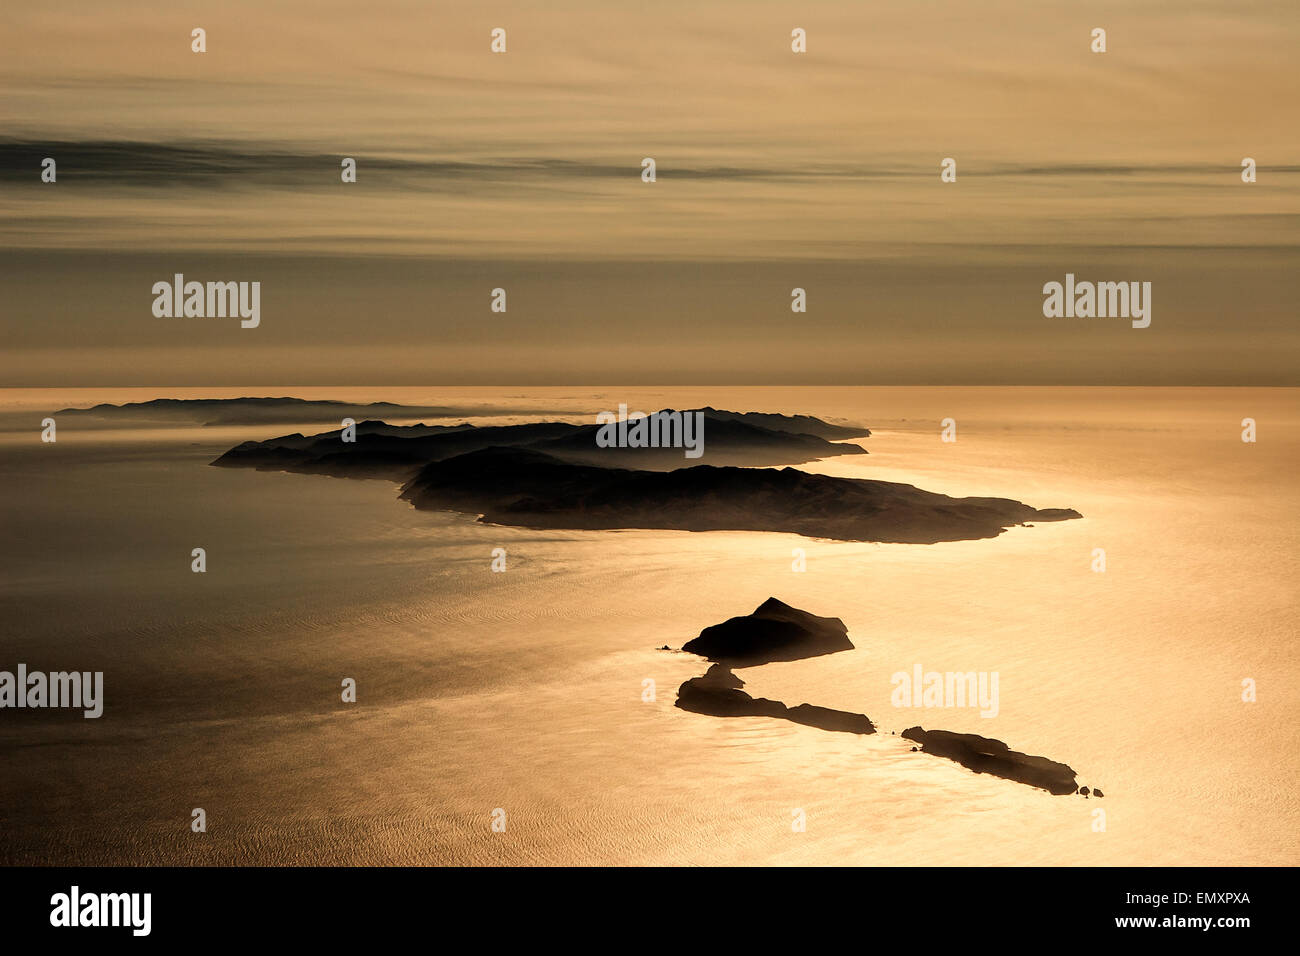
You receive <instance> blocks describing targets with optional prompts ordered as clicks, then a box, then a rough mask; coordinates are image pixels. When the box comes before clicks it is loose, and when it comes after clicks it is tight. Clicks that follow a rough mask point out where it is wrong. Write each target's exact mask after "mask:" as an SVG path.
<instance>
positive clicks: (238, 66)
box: [0, 0, 1300, 387]
mask: <svg viewBox="0 0 1300 956" xmlns="http://www.w3.org/2000/svg"><path fill="white" fill-rule="evenodd" d="M195 27H202V28H203V29H204V30H206V33H207V38H206V39H207V52H205V53H201V54H199V53H194V52H192V51H191V30H192V29H194V28H195ZM496 27H502V28H504V29H505V30H506V44H507V50H506V52H505V53H504V54H494V53H492V52H491V50H490V42H491V36H490V34H491V31H492V29H493V28H496ZM796 27H799V28H802V29H804V30H805V31H806V33H807V52H806V53H801V54H796V53H793V52H792V51H791V48H790V42H791V36H790V35H791V30H792V29H794V28H796ZM1097 27H1101V28H1103V29H1105V30H1106V42H1107V51H1106V52H1105V53H1094V52H1092V51H1091V49H1090V47H1091V44H1092V42H1093V41H1092V36H1091V34H1092V31H1093V29H1094V28H1097ZM1297 50H1300V4H1297V3H1295V2H1294V0H1278V2H1273V0H1244V2H1243V0H1237V2H1226V0H1223V2H1219V0H1216V2H1196V0H1193V2H1182V0H1180V2H1164V0H1126V2H1077V0H1072V2H1065V0H1060V2H1058V0H1034V2H1029V0H1025V2H1008V0H992V2H988V3H981V4H972V3H969V2H964V0H909V2H906V3H904V2H865V0H842V2H840V0H835V2H831V0H826V2H793V0H790V2H767V0H718V2H696V3H690V2H677V0H667V2H658V3H654V4H642V3H632V2H621V0H603V2H582V0H577V2H575V0H546V2H513V3H494V2H477V3H476V2H440V3H437V4H431V3H428V2H425V0H421V2H404V0H403V2H393V0H376V2H368V3H364V4H362V3H342V2H332V0H327V2H320V0H315V2H298V0H286V2H278V3H275V4H265V3H260V2H246V0H228V2H223V3H221V4H213V3H201V2H175V0H172V2H155V0H134V2H133V0H126V2H121V3H115V4H112V5H111V6H110V5H105V4H102V3H96V2H57V0H54V2H48V3H42V4H31V5H19V4H6V5H4V7H3V9H0V89H3V90H4V95H3V96H2V97H0V280H3V288H4V295H3V297H2V298H0V329H2V334H3V338H4V348H3V356H4V358H3V361H2V362H0V385H5V386H41V385H51V386H55V385H57V386H92V385H95V386H98V385H104V386H108V385H132V386H139V385H154V386H176V387H182V386H185V387H198V386H212V387H224V386H244V385H249V386H256V385H289V386H292V385H313V386H326V385H339V386H343V385H436V384H449V385H450V384H465V385H495V384H501V385H506V384H518V385H547V384H719V385H721V384H751V385H762V384H780V385H798V384H839V385H853V384H950V385H957V384H1063V385H1078V384H1099V385H1104V384H1130V385H1294V384H1296V368H1297V361H1296V360H1297V357H1300V331H1298V330H1297V323H1296V315H1297V309H1296V305H1295V295H1294V290H1295V284H1296V276H1297V275H1298V274H1300V124H1298V123H1297V119H1298V118H1300V116H1298V115H1297V113H1298V111H1297V107H1296V103H1297V102H1300V63H1298V61H1297V59H1296V51H1297ZM47 156H48V157H52V158H54V159H55V160H56V162H57V176H58V178H57V182H55V183H44V182H42V181H41V162H42V159H43V158H45V157H47ZM344 157H352V158H355V159H356V161H357V181H356V182H355V183H346V184H345V183H343V182H342V181H341V179H340V162H341V160H342V159H343V158H344ZM645 157H652V158H654V160H655V163H656V181H655V182H653V183H646V182H643V181H642V178H641V169H642V160H643V159H644V158H645ZM946 157H951V158H953V159H955V161H956V171H957V180H956V182H951V183H946V182H943V181H941V179H940V163H941V161H942V160H943V159H944V158H946ZM1244 157H1251V158H1253V159H1255V160H1256V162H1257V164H1258V181H1257V182H1255V183H1252V184H1246V183H1243V182H1242V180H1241V162H1242V159H1243V158H1244ZM175 273H183V274H184V275H185V276H186V278H187V279H193V280H199V281H207V280H213V281H259V282H261V284H262V285H261V289H262V308H261V323H260V325H259V326H258V327H257V328H256V329H241V328H240V327H239V323H238V322H237V321H235V322H231V321H229V320H225V319H215V318H214V319H209V318H195V317H190V318H160V317H157V316H155V315H154V314H153V311H152V309H151V305H152V302H153V294H152V292H151V289H152V286H153V284H154V283H155V282H157V281H160V280H166V281H170V279H171V277H172V276H173V275H174V274H175ZM1067 273H1072V274H1074V275H1075V276H1076V277H1077V278H1078V279H1079V280H1081V281H1082V280H1092V281H1140V282H1151V283H1152V322H1151V326H1150V327H1149V328H1145V329H1134V328H1132V327H1130V325H1129V323H1128V322H1127V321H1124V320H1116V319H1088V318H1081V319H1056V318H1046V317H1044V315H1043V309H1042V305H1043V298H1044V297H1043V293H1042V287H1043V285H1044V283H1047V282H1051V281H1058V282H1059V281H1063V280H1064V278H1065V275H1066V274H1067ZM494 288H504V289H506V292H507V311H506V312H504V313H499V312H492V311H491V308H490V305H491V291H492V290H493V289H494ZM794 288H803V289H805V290H806V296H807V311H806V312H804V313H795V312H792V311H791V308H790V304H791V290H792V289H794Z"/></svg>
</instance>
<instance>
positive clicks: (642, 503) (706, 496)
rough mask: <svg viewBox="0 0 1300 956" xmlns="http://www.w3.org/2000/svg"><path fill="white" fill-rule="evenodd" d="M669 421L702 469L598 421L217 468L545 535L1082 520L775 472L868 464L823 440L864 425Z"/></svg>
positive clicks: (406, 440)
mask: <svg viewBox="0 0 1300 956" xmlns="http://www.w3.org/2000/svg"><path fill="white" fill-rule="evenodd" d="M669 413H671V414H683V415H688V414H696V413H699V414H701V415H702V416H703V426H704V427H703V433H702V434H703V435H704V441H703V443H702V455H701V456H700V458H699V459H698V462H697V461H695V460H692V459H686V458H684V457H683V455H682V450H681V449H680V448H646V447H601V446H600V445H599V444H598V443H597V435H598V431H599V428H600V426H598V425H576V424H571V423H568V422H530V423H525V424H518V425H492V426H473V425H470V424H455V425H423V424H421V425H403V426H398V425H389V424H386V423H384V422H380V421H364V422H359V423H358V424H357V425H356V426H355V441H343V440H342V438H343V430H342V429H336V430H333V431H330V432H325V433H322V434H319V435H312V436H304V435H301V434H297V433H295V434H292V435H286V436H283V437H280V438H272V439H268V440H265V441H256V442H253V441H249V442H244V443H243V444H241V445H238V446H236V447H235V448H232V449H230V450H229V451H227V452H226V453H225V454H223V455H221V456H220V457H219V458H217V459H216V460H215V461H213V462H212V464H213V465H216V466H218V467H223V468H255V469H258V470H262V471H290V472H301V473H306V474H321V475H333V476H338V477H350V478H383V479H388V480H391V481H394V482H400V483H401V484H402V489H401V498H402V499H403V500H406V501H409V502H410V503H411V504H412V505H413V506H414V507H416V508H419V509H425V510H438V511H458V512H463V513H467V514H474V515H479V516H480V520H482V521H484V522H489V523H494V524H502V525H512V526H516V527H526V528H539V529H580V530H613V529H626V528H644V529H675V530H686V531H774V532H786V533H792V534H801V535H806V536H809V537H819V538H830V539H836V540H844V541H880V542H891V543H906V544H933V543H937V542H940V541H961V540H970V539H976V538H990V537H994V536H996V535H998V534H1001V533H1002V532H1003V531H1004V530H1006V529H1007V528H1009V527H1012V526H1015V525H1020V524H1025V523H1027V522H1030V521H1060V520H1066V519H1069V518H1078V517H1080V515H1079V513H1078V512H1077V511H1073V510H1070V509H1065V508H1049V509H1041V510H1040V509H1036V508H1032V507H1030V506H1029V505H1025V504H1022V503H1021V502H1018V501H1014V500H1012V499H1008V498H952V497H949V496H947V495H941V494H935V493H933V492H927V491H922V490H920V489H918V488H915V487H913V486H912V485H906V484H901V483H898V482H887V481H875V480H869V479H856V478H836V477H831V476H827V475H818V474H810V473H808V472H803V471H799V470H798V469H795V468H791V467H784V468H775V467H767V466H772V465H778V464H786V463H789V462H805V461H812V460H816V459H820V458H826V457H831V456H835V455H865V454H866V453H867V452H866V449H864V448H862V447H861V446H860V445H857V444H852V443H849V442H845V441H831V440H830V439H828V438H826V437H822V436H823V435H832V436H835V437H837V438H838V437H841V436H842V435H843V434H845V433H853V434H855V435H863V434H870V432H869V430H868V429H865V428H860V427H851V426H839V425H831V424H829V423H826V422H822V421H821V420H819V419H815V418H810V417H809V416H786V415H770V414H763V413H754V412H743V413H742V412H730V411H722V410H718V409H714V408H704V409H691V410H688V411H686V412H682V413H677V412H673V411H672V410H664V411H663V412H660V413H656V414H669ZM793 429H809V430H810V431H794V430H793ZM814 432H815V433H817V434H814ZM633 464H634V465H636V466H637V467H635V468H633V467H629V466H630V465H633Z"/></svg>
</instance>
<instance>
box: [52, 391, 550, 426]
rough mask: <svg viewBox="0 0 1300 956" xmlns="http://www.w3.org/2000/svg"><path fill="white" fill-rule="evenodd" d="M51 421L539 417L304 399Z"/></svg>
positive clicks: (195, 404)
mask: <svg viewBox="0 0 1300 956" xmlns="http://www.w3.org/2000/svg"><path fill="white" fill-rule="evenodd" d="M55 414H56V415H73V416H86V417H89V418H103V419H113V418H129V419H131V420H132V421H155V422H185V423H196V424H199V425H208V426H217V425H275V424H280V423H284V424H295V423H298V422H317V421H319V422H321V423H322V424H323V423H325V422H329V421H336V422H338V421H342V420H343V419H344V418H353V419H356V420H357V421H361V420H362V419H364V418H376V417H381V416H386V417H388V418H466V417H471V416H481V415H541V414H548V413H547V412H546V411H545V410H542V409H507V410H502V409H500V408H487V407H485V408H471V407H466V406H456V407H445V406H437V405H398V404H395V403H393V402H370V403H369V404H361V405H358V404H352V403H349V402H337V401H331V400H311V399H303V398H288V397H283V398H155V399H152V400H151V401H147V402H126V403H124V404H121V405H112V404H109V403H107V402H105V403H103V404H100V405H95V406H93V407H91V408H62V409H60V410H59V411H57V412H55Z"/></svg>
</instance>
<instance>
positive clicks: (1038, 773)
mask: <svg viewBox="0 0 1300 956" xmlns="http://www.w3.org/2000/svg"><path fill="white" fill-rule="evenodd" d="M852 649H853V644H852V642H850V641H849V638H848V629H847V628H846V627H845V626H844V622H843V621H841V620H840V619H839V618H837V617H818V616H817V615H815V614H810V613H809V612H807V611H803V610H800V609H799V608H795V607H791V606H790V605H788V604H786V603H784V602H783V601H778V600H777V599H776V598H774V597H770V598H768V599H767V600H766V601H764V602H763V603H762V604H760V605H759V606H758V608H757V609H756V610H755V611H754V613H753V614H747V615H744V616H743V617H733V618H731V619H730V620H727V621H724V622H723V623H721V624H714V625H712V626H710V627H706V628H705V629H704V630H703V631H701V632H700V635H699V637H696V638H694V639H693V640H690V641H687V642H686V644H685V645H683V647H682V650H683V651H687V652H689V653H693V654H699V655H700V656H702V657H705V658H707V659H708V660H710V661H713V662H714V663H713V664H712V665H711V666H710V667H709V669H708V670H707V671H706V672H705V673H704V674H703V675H702V676H700V677H692V678H690V679H689V680H687V681H685V682H684V683H683V684H682V685H681V687H679V688H678V689H677V701H676V704H675V706H677V707H680V708H681V709H682V710H688V711H691V712H692V713H696V714H706V715H709V716H712V717H775V718H778V719H781V720H791V721H794V722H795V723H799V724H807V725H808V726H810V727H817V728H820V729H821V730H832V731H841V732H845V733H854V734H873V733H875V732H876V727H875V724H873V723H872V721H871V720H870V718H868V717H867V716H866V715H865V714H854V713H849V712H848V711H842V710H831V709H829V708H826V707H818V706H815V705H813V704H799V705H798V706H796V707H787V706H786V705H785V704H783V703H781V702H780V701H775V700H768V699H767V698H764V697H759V698H754V697H751V696H750V695H749V694H746V693H745V692H744V691H743V690H741V688H742V687H744V686H745V682H744V681H743V680H741V679H740V678H739V677H737V676H736V675H735V674H734V673H732V670H731V668H732V667H753V666H756V665H761V664H766V663H769V662H771V661H794V660H802V659H804V658H808V657H819V656H821V655H824V654H834V653H837V652H839V651H844V650H852ZM902 736H903V737H904V738H905V739H907V740H911V741H915V742H916V743H917V744H919V745H920V747H919V748H915V747H914V748H913V749H914V750H917V749H919V752H921V753H927V754H934V755H936V756H939V757H946V758H947V759H949V760H954V761H956V762H957V763H959V764H961V765H962V766H963V767H966V768H968V769H970V770H973V771H975V772H976V773H987V774H992V775H993V776H995V777H1002V778H1004V779H1006V780H1013V781H1015V782H1017V783H1023V784H1028V785H1029V786H1032V787H1038V788H1040V789H1042V790H1046V791H1047V792H1048V793H1052V794H1058V795H1059V794H1067V793H1075V792H1076V791H1077V792H1079V793H1082V794H1083V795H1084V796H1087V795H1088V793H1089V791H1088V788H1087V787H1084V788H1082V789H1080V788H1079V786H1078V784H1077V783H1076V781H1075V776H1076V775H1075V772H1074V770H1073V769H1072V768H1071V767H1069V766H1067V765H1066V764H1063V763H1058V762H1057V761H1055V760H1049V759H1048V758H1046V757H1035V756H1032V755H1030V754H1023V753H1020V752H1019V751H1016V750H1012V749H1011V748H1010V747H1008V746H1007V745H1006V744H1005V743H1003V742H1002V741H1000V740H994V739H992V738H990V737H980V736H978V735H976V734H958V733H952V732H950V731H947V730H930V731H927V730H924V729H922V728H920V727H909V728H908V729H907V730H905V731H903V734H902ZM1091 792H1092V794H1093V795H1095V796H1101V793H1100V792H1099V791H1097V790H1095V789H1094V790H1092V791H1091Z"/></svg>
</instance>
